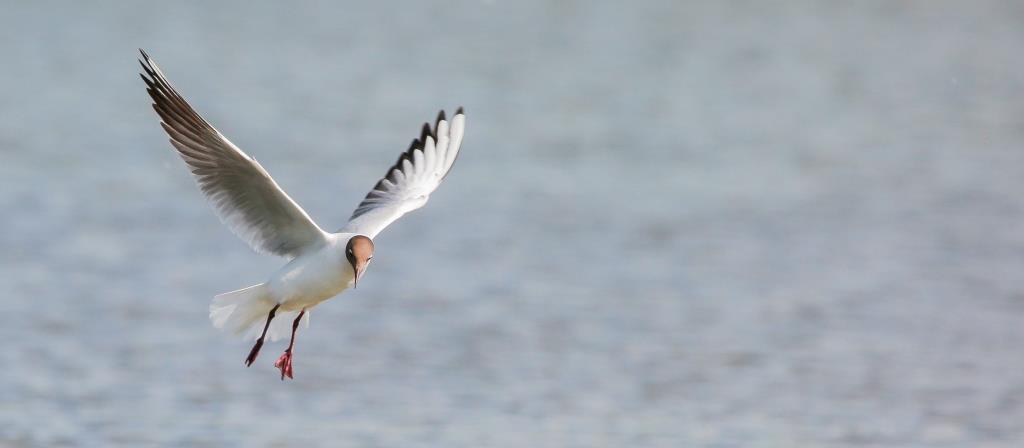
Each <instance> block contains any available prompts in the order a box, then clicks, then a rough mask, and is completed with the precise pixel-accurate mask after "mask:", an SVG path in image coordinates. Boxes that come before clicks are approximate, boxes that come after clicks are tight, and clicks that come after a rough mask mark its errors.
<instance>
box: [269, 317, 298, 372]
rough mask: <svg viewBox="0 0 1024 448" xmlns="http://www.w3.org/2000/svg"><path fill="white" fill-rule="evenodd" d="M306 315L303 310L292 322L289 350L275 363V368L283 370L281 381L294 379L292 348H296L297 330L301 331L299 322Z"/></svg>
mask: <svg viewBox="0 0 1024 448" xmlns="http://www.w3.org/2000/svg"><path fill="white" fill-rule="evenodd" d="M303 314H306V309H305V308H303V309H302V311H299V315H298V316H297V317H296V318H295V321H294V322H292V340H291V342H289V343H288V349H287V350H285V351H284V354H283V355H281V357H280V358H277V362H275V363H274V367H277V368H279V369H281V380H282V381H284V377H285V376H287V377H288V378H292V379H294V378H295V377H293V376H292V348H294V347H295V330H298V329H299V321H301V320H302V315H303Z"/></svg>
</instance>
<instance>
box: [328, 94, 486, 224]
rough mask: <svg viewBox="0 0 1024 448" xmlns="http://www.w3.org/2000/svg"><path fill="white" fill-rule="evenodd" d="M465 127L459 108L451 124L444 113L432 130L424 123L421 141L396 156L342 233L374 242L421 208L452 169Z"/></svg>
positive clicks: (418, 140)
mask: <svg viewBox="0 0 1024 448" xmlns="http://www.w3.org/2000/svg"><path fill="white" fill-rule="evenodd" d="M465 124H466V115H465V114H464V113H463V111H462V108H461V107H460V108H459V109H458V110H457V111H455V116H454V117H452V120H451V123H449V122H448V121H446V120H445V117H444V111H441V112H440V113H439V114H438V115H437V121H436V122H435V123H434V128H433V129H431V128H430V124H428V123H424V124H423V131H422V132H421V133H420V138H418V139H416V140H413V141H412V145H410V146H409V149H408V150H407V151H405V152H403V153H402V154H401V155H400V156H398V161H397V162H395V164H394V166H392V167H391V168H390V169H389V170H388V172H387V174H386V175H385V176H384V178H383V179H381V180H380V181H379V182H377V185H376V186H374V187H373V190H370V193H369V194H367V195H366V198H365V199H363V202H361V203H359V207H357V208H356V211H355V212H353V213H352V217H351V218H349V220H348V224H347V225H346V226H345V228H343V229H341V231H342V232H352V233H358V234H361V235H366V236H368V237H370V238H374V237H376V236H377V234H378V233H380V231H381V230H384V228H385V227H387V226H388V224H391V223H392V222H394V221H395V220H396V219H398V218H400V217H401V216H402V215H404V214H406V213H408V212H411V211H413V210H416V209H418V208H420V207H423V204H426V203H427V199H429V198H430V193H433V192H434V190H436V189H437V187H438V185H441V181H442V180H444V178H445V176H447V175H448V171H449V170H451V169H452V164H454V163H455V158H456V157H458V155H459V147H460V146H461V145H462V133H463V130H464V128H465Z"/></svg>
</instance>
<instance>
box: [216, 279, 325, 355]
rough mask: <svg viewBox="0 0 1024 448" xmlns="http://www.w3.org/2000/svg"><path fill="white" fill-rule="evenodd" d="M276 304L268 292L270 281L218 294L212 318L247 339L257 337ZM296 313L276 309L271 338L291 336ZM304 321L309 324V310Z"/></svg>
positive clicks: (268, 334) (218, 326) (269, 336)
mask: <svg viewBox="0 0 1024 448" xmlns="http://www.w3.org/2000/svg"><path fill="white" fill-rule="evenodd" d="M275 305H277V301H276V300H274V298H273V297H272V296H271V295H270V294H269V293H268V291H267V286H266V283H260V284H258V285H253V286H250V287H248V288H242V289H239V290H237V291H231V292H226V293H224V294H220V295H218V296H216V297H214V298H213V302H212V303H210V321H211V322H213V326H214V327H216V328H223V329H227V330H230V331H232V332H233V333H235V334H237V335H244V336H245V337H246V338H247V339H256V338H257V337H259V335H260V334H261V333H262V332H263V326H264V325H265V324H266V322H267V315H268V314H270V310H271V309H273V308H274V306H275ZM296 315H298V313H297V312H295V311H292V312H284V311H277V312H275V314H274V320H273V321H271V323H270V329H269V330H268V331H267V337H268V338H269V339H270V340H271V341H276V340H278V339H281V338H284V337H288V335H289V334H291V324H292V321H293V320H294V319H295V317H296ZM303 321H304V322H305V324H306V326H309V313H306V314H305V316H304V317H303Z"/></svg>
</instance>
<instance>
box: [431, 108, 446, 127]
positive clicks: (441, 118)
mask: <svg viewBox="0 0 1024 448" xmlns="http://www.w3.org/2000/svg"><path fill="white" fill-rule="evenodd" d="M444 120H445V117H444V109H441V110H440V111H438V112H437V119H436V120H434V129H437V126H438V125H439V124H441V122H442V121H444Z"/></svg>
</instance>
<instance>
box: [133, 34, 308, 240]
mask: <svg viewBox="0 0 1024 448" xmlns="http://www.w3.org/2000/svg"><path fill="white" fill-rule="evenodd" d="M139 51H140V52H142V57H143V60H142V61H139V63H141V64H142V68H143V70H145V72H146V74H144V75H141V76H142V80H143V81H145V82H146V85H147V86H148V87H149V88H148V89H147V92H149V96H150V97H152V98H153V109H155V110H156V113H157V114H159V115H160V119H161V120H162V121H161V123H160V125H161V126H163V128H164V130H165V131H167V135H169V136H170V137H171V144H172V145H174V147H175V148H176V149H177V150H178V155H180V156H181V158H182V159H184V160H185V163H186V164H187V165H188V167H189V169H190V170H191V171H192V174H193V175H194V176H195V179H196V183H197V184H199V188H200V189H202V191H203V194H205V195H206V198H207V199H208V200H209V201H210V203H211V204H212V205H213V208H214V210H215V211H216V212H217V216H218V217H219V218H220V220H221V221H222V222H224V223H225V224H227V226H228V227H229V228H230V229H231V231H232V232H234V233H235V235H238V236H239V237H240V238H242V239H243V240H245V241H246V242H247V243H249V246H251V247H252V248H253V249H254V250H256V251H257V252H264V253H272V254H275V255H280V256H283V257H295V256H297V255H298V254H300V253H302V252H303V251H305V250H306V249H309V248H312V247H319V246H320V245H321V244H323V243H324V242H325V241H326V240H325V233H324V231H323V230H321V229H320V227H319V226H317V225H316V223H315V222H313V220H312V219H310V217H309V215H307V214H306V212H305V211H304V210H302V208H301V207H299V205H298V204H296V203H295V201H293V200H292V198H290V197H288V195H287V194H286V193H285V192H284V190H281V187H278V186H277V183H276V182H274V179H272V178H271V177H270V174H269V173H267V171H266V170H264V169H263V167H262V166H260V164H259V163H257V162H256V159H253V158H252V157H249V155H248V154H246V153H244V152H242V150H241V149H238V147H237V146H235V145H234V144H232V143H231V142H230V141H228V139H227V138H226V137H224V136H223V135H221V133H220V132H218V131H217V130H216V129H214V128H213V126H211V125H210V123H208V122H207V121H206V120H204V119H203V117H200V116H199V114H198V113H196V111H195V110H194V109H192V106H189V104H188V103H187V102H185V99H184V98H182V97H181V95H179V94H178V92H177V91H175V90H174V87H172V86H171V83H170V82H168V81H167V79H166V78H164V75H163V73H162V72H161V71H160V68H159V67H157V66H156V63H154V62H153V60H152V59H150V58H149V55H147V54H146V52H144V51H142V50H139ZM146 75H148V77H147V76H146Z"/></svg>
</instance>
